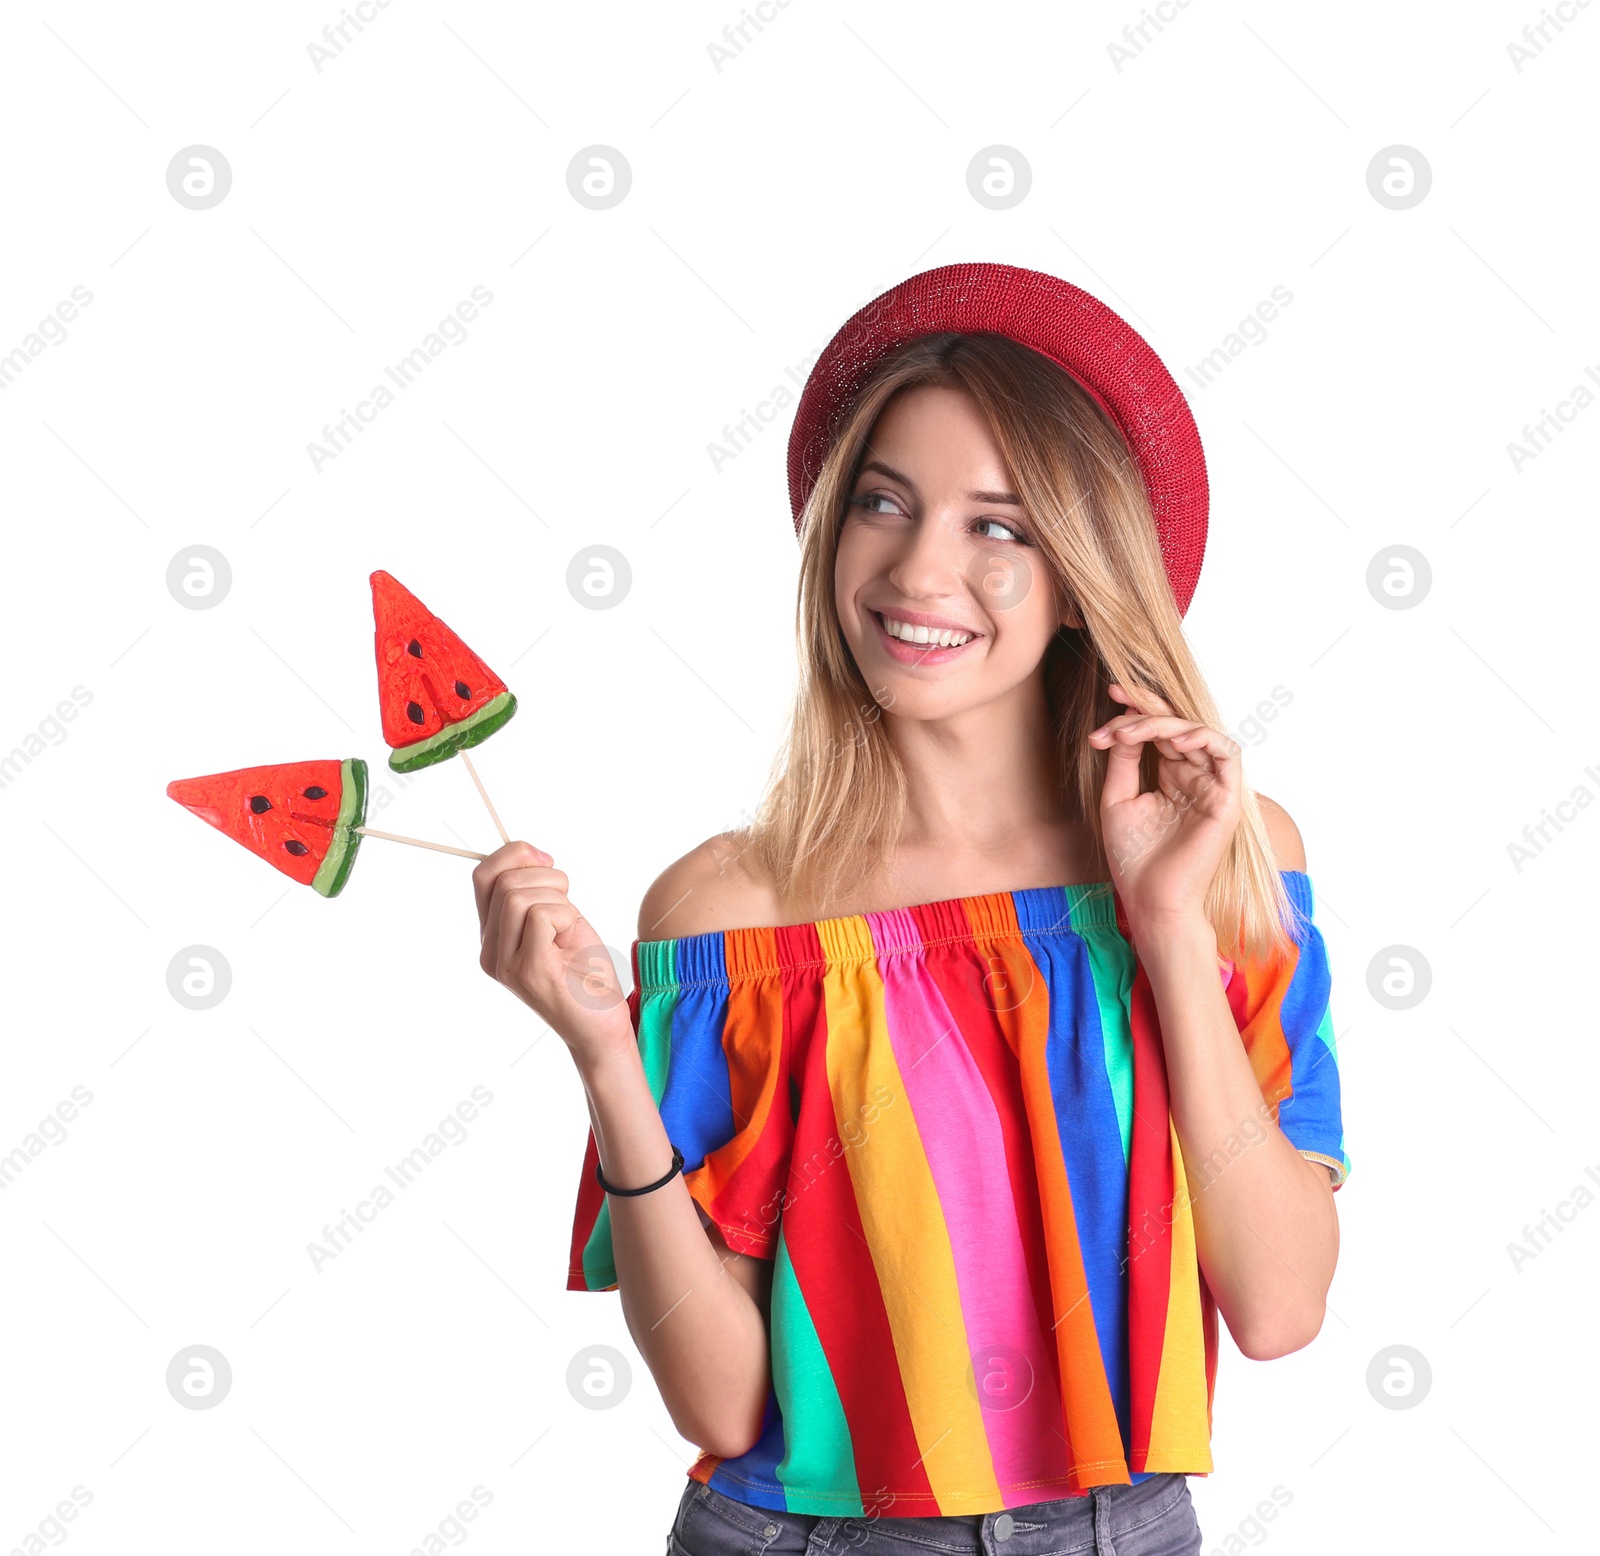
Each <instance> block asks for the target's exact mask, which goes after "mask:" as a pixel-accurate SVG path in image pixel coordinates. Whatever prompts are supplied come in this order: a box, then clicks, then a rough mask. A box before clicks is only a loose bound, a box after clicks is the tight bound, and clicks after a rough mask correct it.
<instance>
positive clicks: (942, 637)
mask: <svg viewBox="0 0 1600 1556" xmlns="http://www.w3.org/2000/svg"><path fill="white" fill-rule="evenodd" d="M879 619H880V620H881V621H882V622H883V628H884V631H885V632H887V633H888V634H889V636H890V637H892V638H899V639H900V641H901V642H902V643H919V644H920V643H926V644H928V645H929V646H931V647H934V648H959V647H960V646H961V644H963V643H970V642H971V641H972V639H973V637H974V636H975V635H976V634H974V633H971V632H952V631H950V630H948V629H941V630H938V631H934V630H931V629H930V628H928V627H913V626H912V625H911V624H910V623H909V622H904V621H896V620H895V618H894V617H893V616H882V617H880V618H879Z"/></svg>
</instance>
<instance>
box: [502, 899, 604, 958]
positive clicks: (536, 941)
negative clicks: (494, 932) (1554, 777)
mask: <svg viewBox="0 0 1600 1556" xmlns="http://www.w3.org/2000/svg"><path fill="white" fill-rule="evenodd" d="M578 924H585V920H584V917H583V915H582V914H581V913H580V912H579V911H578V910H577V909H576V908H575V907H573V905H572V904H571V903H570V902H569V901H567V899H566V898H565V897H562V898H560V899H558V900H551V901H549V902H539V903H530V904H529V907H528V911H527V913H526V914H525V916H524V917H523V920H522V924H521V926H520V932H519V934H518V937H517V941H516V944H515V945H514V946H512V947H511V955H512V957H513V959H514V960H515V962H516V964H517V965H518V966H520V967H531V966H534V965H536V964H537V963H538V962H539V961H541V960H542V959H543V958H544V956H545V954H546V953H547V952H548V951H549V950H550V948H551V947H552V946H556V945H559V943H560V942H561V941H562V940H563V938H565V937H566V935H567V931H569V930H570V929H572V927H573V926H574V925H578ZM585 927H587V925H585ZM589 936H590V938H591V939H592V940H593V941H594V942H595V943H596V944H598V943H599V940H600V937H599V936H598V935H596V934H595V933H594V931H593V930H589ZM508 938H509V937H508ZM603 954H604V953H603V952H602V955H603Z"/></svg>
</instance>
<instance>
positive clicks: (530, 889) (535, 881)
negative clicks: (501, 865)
mask: <svg viewBox="0 0 1600 1556" xmlns="http://www.w3.org/2000/svg"><path fill="white" fill-rule="evenodd" d="M512 875H521V876H523V877H524V880H523V881H521V882H513V881H512V880H511V876H512ZM552 876H553V877H556V878H558V879H559V880H560V881H561V882H562V883H563V886H562V889H561V890H557V889H556V887H555V886H554V885H553V884H547V883H546V880H545V879H542V878H548V877H552ZM565 881H566V877H565V876H564V875H562V874H561V872H560V871H559V870H549V869H545V868H542V867H535V866H525V867H524V868H523V869H520V870H515V871H513V870H506V871H503V872H502V873H501V874H500V875H499V876H498V877H497V878H496V880H495V884H494V888H493V890H492V891H491V892H490V894H489V911H488V912H487V914H485V915H484V920H483V932H482V936H481V939H482V941H483V947H484V950H483V955H484V958H485V959H486V961H487V962H490V963H492V962H493V961H494V960H495V959H496V958H497V957H498V955H499V952H500V948H501V946H502V943H503V942H504V940H505V938H506V934H507V928H506V913H507V909H508V905H509V903H510V900H511V899H512V898H514V897H520V898H521V899H522V906H523V907H526V905H527V904H528V903H530V902H537V901H539V900H540V897H541V894H543V895H548V896H551V897H560V896H562V895H563V894H564V890H565ZM516 927H518V928H519V930H520V926H516ZM514 938H515V937H513V943H514Z"/></svg>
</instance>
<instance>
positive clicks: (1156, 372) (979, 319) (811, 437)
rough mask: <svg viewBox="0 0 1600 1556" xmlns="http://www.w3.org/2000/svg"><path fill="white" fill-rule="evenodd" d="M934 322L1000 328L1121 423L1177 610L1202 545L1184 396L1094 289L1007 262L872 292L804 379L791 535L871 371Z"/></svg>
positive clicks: (936, 329) (1193, 435)
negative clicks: (1091, 291) (874, 294)
mask: <svg viewBox="0 0 1600 1556" xmlns="http://www.w3.org/2000/svg"><path fill="white" fill-rule="evenodd" d="M946 330H954V331H959V332H963V333H970V332H976V331H987V332H990V333H994V334H1000V335H1006V336H1009V337H1010V338H1011V339H1012V340H1014V341H1017V342H1018V343H1019V344H1021V345H1024V346H1028V347H1030V348H1031V349H1032V350H1034V351H1037V352H1038V353H1039V354H1040V355H1041V356H1045V357H1048V358H1049V359H1050V360H1051V361H1052V362H1054V363H1055V364H1056V365H1057V366H1058V367H1061V368H1064V369H1065V370H1066V371H1067V372H1068V373H1070V374H1071V375H1072V377H1073V378H1074V379H1075V380H1076V381H1077V382H1078V383H1079V384H1081V385H1082V386H1083V387H1084V388H1085V389H1086V390H1087V391H1088V392H1089V393H1090V394H1091V395H1092V396H1093V397H1094V399H1095V402H1096V403H1097V404H1098V405H1099V407H1100V409H1101V410H1102V411H1104V412H1105V413H1106V415H1107V416H1109V417H1110V418H1111V420H1112V422H1113V423H1114V424H1115V425H1116V426H1117V427H1118V428H1119V429H1120V430H1121V432H1122V435H1123V438H1124V439H1125V440H1126V442H1127V445H1128V448H1129V450H1130V451H1131V453H1132V454H1133V457H1134V460H1135V461H1136V462H1137V464H1138V466H1139V473H1140V474H1141V475H1142V476H1143V478H1144V486H1145V492H1146V494H1147V495H1148V497H1149V499H1150V506H1151V508H1152V509H1153V510H1154V513H1155V520H1156V532H1157V534H1158V536H1159V537H1160V541H1161V557H1162V561H1163V562H1164V563H1165V564H1166V569H1167V579H1168V581H1169V582H1170V583H1171V585H1172V594H1173V598H1174V599H1175V600H1176V602H1177V606H1178V614H1179V615H1180V616H1181V615H1183V613H1184V612H1185V611H1187V610H1188V608H1189V601H1190V599H1191V598H1192V597H1193V595H1194V588H1195V584H1196V583H1197V582H1198V580H1199V577H1200V562H1201V559H1202V557H1203V556H1204V555H1205V548H1206V503H1207V487H1206V461H1205V453H1204V451H1203V450H1202V449H1201V447H1200V430H1199V428H1197V427H1196V426H1195V422H1194V416H1193V415H1192V414H1191V413H1190V410H1189V403H1188V401H1187V400H1185V399H1184V397H1183V391H1182V390H1180V389H1179V388H1178V386H1177V384H1176V383H1175V382H1174V381H1173V377H1172V375H1171V374H1170V373H1169V372H1168V371H1167V370H1166V368H1165V367H1164V366H1163V365H1162V362H1161V359H1160V357H1158V356H1157V355H1156V354H1155V352H1154V351H1153V350H1152V349H1151V348H1150V345H1149V343H1148V342H1147V341H1146V340H1145V339H1144V337H1143V336H1141V335H1140V334H1139V333H1138V331H1137V330H1135V329H1134V328H1133V326H1132V325H1131V324H1129V323H1128V322H1127V320H1125V319H1123V318H1122V317H1120V316H1119V315H1118V314H1116V313H1113V312H1112V310H1111V309H1109V308H1108V307H1106V305H1105V304H1104V303H1103V302H1101V301H1100V299H1099V298H1097V297H1091V296H1090V295H1089V293H1088V292H1085V291H1083V290H1082V289H1081V288H1079V287H1076V286H1073V285H1072V284H1071V282H1068V281H1063V280H1061V279H1060V278H1059V277H1058V276H1052V275H1046V274H1045V273H1044V272H1042V271H1039V270H1023V269H1019V268H1018V267H1017V266H1015V265H989V264H965V265H941V266H939V267H938V268H937V269H935V270H924V271H923V272H922V273H921V274H920V275H914V276H912V277H911V278H910V279H909V280H906V281H902V282H901V283H900V284H899V285H898V286H894V287H891V288H890V289H889V290H888V291H887V292H884V293H882V294H881V295H880V296H878V297H875V298H873V300H872V301H871V302H869V303H868V304H866V306H865V307H863V308H861V309H859V310H858V311H857V312H856V313H855V314H853V315H852V316H851V317H850V318H849V319H847V320H846V321H845V323H844V325H843V326H842V327H841V328H840V330H839V332H838V334H836V335H835V336H834V337H833V339H832V340H831V341H829V342H828V345H827V348H826V349H825V350H824V351H823V353H822V355H821V356H820V357H818V358H817V363H816V366H815V367H813V368H812V369H811V373H810V376H809V377H808V378H807V379H806V386H805V389H804V391H803V392H802V393H801V395H800V404H799V406H798V407H797V408H796V410H795V417H794V426H793V428H792V429H791V431H790V433H789V503H790V506H791V507H792V508H793V509H794V524H795V533H796V534H797V535H798V534H799V532H800V516H801V514H802V512H803V511H804V510H805V505H806V499H807V498H808V497H809V496H810V495H811V488H812V487H813V486H814V485H815V484H816V479H817V475H818V473H819V472H820V471H821V469H822V461H823V457H824V456H825V455H826V453H827V452H828V448H829V446H830V445H831V444H832V442H833V439H834V437H835V436H836V435H837V433H838V430H839V428H840V426H841V424H842V423H843V421H844V419H845V416H846V415H847V414H848V412H849V409H850V406H851V404H852V402H853V401H854V399H855V397H856V394H857V393H858V391H859V390H860V389H861V388H862V387H863V385H864V384H865V383H866V381H867V379H868V378H869V377H870V376H871V374H872V372H873V369H874V368H876V367H877V365H878V364H879V362H880V361H882V359H883V358H884V357H885V356H887V355H888V353H889V352H890V351H892V350H893V349H894V348H895V347H896V346H898V345H900V344H901V343H902V342H904V341H907V340H910V339H912V338H913V337H915V336H918V335H933V334H939V333H941V332H943V331H946Z"/></svg>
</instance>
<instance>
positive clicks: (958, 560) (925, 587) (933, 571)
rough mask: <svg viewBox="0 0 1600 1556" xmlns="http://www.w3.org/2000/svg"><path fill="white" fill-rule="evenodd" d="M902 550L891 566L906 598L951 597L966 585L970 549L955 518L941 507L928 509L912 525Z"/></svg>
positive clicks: (892, 580) (891, 577)
mask: <svg viewBox="0 0 1600 1556" xmlns="http://www.w3.org/2000/svg"><path fill="white" fill-rule="evenodd" d="M903 534H904V536H905V539H904V541H903V542H902V545H901V549H900V552H899V554H898V555H897V556H896V557H895V559H894V562H893V564H892V565H891V566H890V568H889V572H888V576H889V582H890V583H891V584H892V585H893V586H894V588H895V589H896V591H897V592H898V593H899V594H900V596H901V598H902V599H906V600H936V599H947V598H949V597H950V596H952V595H954V594H956V593H958V592H959V591H960V590H961V587H962V580H963V577H964V575H963V572H962V564H963V562H964V561H965V560H966V553H965V551H964V550H963V549H962V546H961V539H960V536H958V535H957V534H956V532H955V525H954V521H953V520H952V519H951V518H950V517H949V516H948V515H947V514H944V513H941V512H939V511H938V510H937V509H932V508H930V509H927V510H925V511H924V512H923V514H922V516H921V517H920V518H919V519H918V520H917V521H916V523H914V524H911V525H908V526H907V527H906V529H905V530H904V531H903Z"/></svg>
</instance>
